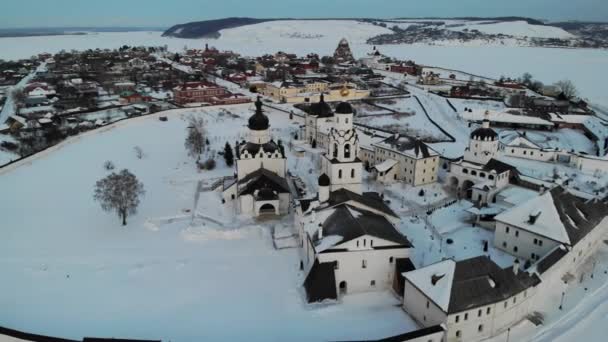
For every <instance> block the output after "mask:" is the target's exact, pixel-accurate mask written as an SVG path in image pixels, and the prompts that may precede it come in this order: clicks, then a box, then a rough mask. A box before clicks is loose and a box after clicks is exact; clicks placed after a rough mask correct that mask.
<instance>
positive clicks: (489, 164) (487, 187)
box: [446, 112, 517, 206]
mask: <svg viewBox="0 0 608 342" xmlns="http://www.w3.org/2000/svg"><path fill="white" fill-rule="evenodd" d="M489 115H490V114H489V112H486V113H485V116H484V119H483V121H482V124H481V127H479V128H477V129H475V130H474V131H473V132H471V136H470V139H469V146H468V147H467V148H466V149H465V151H464V158H463V159H462V160H460V161H456V162H452V163H450V170H449V172H448V174H447V178H446V179H447V182H448V185H449V186H450V187H451V188H452V189H455V190H456V192H457V194H458V196H460V197H462V198H466V199H469V200H471V201H473V202H474V203H475V204H476V205H477V206H483V205H487V204H489V203H493V202H495V201H496V194H497V193H498V192H499V191H500V190H501V189H503V188H504V187H506V186H507V185H509V184H510V182H511V180H512V179H514V178H515V177H517V169H516V168H515V167H513V166H511V165H509V164H507V163H505V162H502V161H500V160H498V159H496V158H498V157H499V139H498V134H497V133H496V131H494V130H493V129H492V128H491V127H490V117H489Z"/></svg>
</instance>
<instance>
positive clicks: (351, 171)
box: [322, 102, 363, 193]
mask: <svg viewBox="0 0 608 342" xmlns="http://www.w3.org/2000/svg"><path fill="white" fill-rule="evenodd" d="M353 119H354V113H353V108H352V107H351V105H350V104H349V103H348V102H341V103H340V104H339V105H338V106H337V107H336V111H335V114H334V118H333V120H334V123H333V126H332V127H331V128H330V130H329V144H328V146H327V149H326V150H327V152H326V153H325V154H324V155H323V159H322V162H323V165H322V170H323V172H324V173H325V174H327V175H328V176H329V179H330V191H336V190H339V189H342V188H344V189H347V190H350V191H352V192H355V193H361V178H362V173H363V167H362V166H363V165H362V162H361V160H359V157H358V154H359V138H358V135H357V131H356V130H355V128H354V127H353Z"/></svg>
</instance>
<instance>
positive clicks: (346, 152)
mask: <svg viewBox="0 0 608 342" xmlns="http://www.w3.org/2000/svg"><path fill="white" fill-rule="evenodd" d="M344 158H350V144H346V145H344Z"/></svg>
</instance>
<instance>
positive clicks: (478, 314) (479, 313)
mask: <svg viewBox="0 0 608 342" xmlns="http://www.w3.org/2000/svg"><path fill="white" fill-rule="evenodd" d="M482 312H483V311H482V310H481V309H479V310H478V311H477V317H481V313H482Z"/></svg>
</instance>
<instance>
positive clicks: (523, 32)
mask: <svg viewBox="0 0 608 342" xmlns="http://www.w3.org/2000/svg"><path fill="white" fill-rule="evenodd" d="M449 29H450V30H453V31H462V30H465V29H468V30H469V31H473V30H478V31H479V32H483V33H488V34H505V35H511V36H515V37H530V38H532V37H534V38H561V39H569V38H574V37H575V36H574V35H572V34H570V33H568V32H566V31H565V30H563V29H561V28H559V27H553V26H542V25H532V24H528V23H527V22H526V21H511V22H499V23H479V22H474V21H473V22H466V23H465V24H463V25H462V26H460V25H459V26H455V27H451V28H449Z"/></svg>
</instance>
